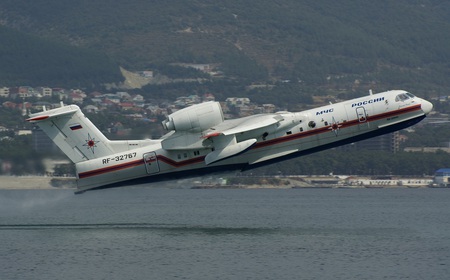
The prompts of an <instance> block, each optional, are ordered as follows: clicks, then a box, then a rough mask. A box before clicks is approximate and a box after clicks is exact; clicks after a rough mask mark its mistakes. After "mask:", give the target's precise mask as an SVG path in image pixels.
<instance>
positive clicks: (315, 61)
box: [0, 0, 450, 91]
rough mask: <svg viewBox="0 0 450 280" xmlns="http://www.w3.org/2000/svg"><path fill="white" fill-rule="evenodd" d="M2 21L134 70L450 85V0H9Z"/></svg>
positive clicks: (345, 83) (329, 82)
mask: <svg viewBox="0 0 450 280" xmlns="http://www.w3.org/2000/svg"><path fill="white" fill-rule="evenodd" d="M0 23H1V24H3V25H5V26H7V27H10V28H14V29H15V30H19V31H21V32H24V33H32V34H35V35H37V36H39V37H44V38H47V39H48V40H53V41H61V42H65V43H68V44H71V45H73V46H80V47H84V48H87V49H91V50H95V51H98V52H100V53H104V54H106V55H108V56H109V57H110V58H111V59H113V60H114V61H116V62H117V63H118V64H120V65H121V66H124V67H126V68H128V69H132V70H136V69H143V68H146V67H151V66H153V67H156V66H157V65H163V64H167V63H172V62H196V63H212V62H213V63H222V67H223V70H224V72H226V74H228V75H234V76H236V77H240V78H248V79H249V80H250V81H264V80H273V79H286V80H294V81H301V82H302V83H303V84H304V85H310V86H323V87H329V88H351V87H352V86H354V82H355V80H359V83H362V84H364V85H367V87H369V86H373V85H374V84H376V85H379V87H385V88H400V87H403V86H405V85H407V87H408V88H410V87H411V86H413V87H415V88H417V89H419V91H420V90H422V91H425V90H430V89H434V90H436V91H442V90H443V89H445V88H446V87H448V86H450V79H448V77H449V75H450V65H449V61H450V48H449V47H448V46H450V32H449V30H450V1H442V0H440V1H438V0H396V1H392V0H378V1H373V0H358V1H353V0H342V1H335V0H278V1H273V0H247V1H241V0H228V1H216V0H191V1H185V0H153V1H148V0H128V1H113V0H96V1H92V0H58V1H53V0H40V1H29V0H2V1H1V2H0ZM2 41H3V40H2ZM2 43H3V42H2ZM2 43H0V44H2Z"/></svg>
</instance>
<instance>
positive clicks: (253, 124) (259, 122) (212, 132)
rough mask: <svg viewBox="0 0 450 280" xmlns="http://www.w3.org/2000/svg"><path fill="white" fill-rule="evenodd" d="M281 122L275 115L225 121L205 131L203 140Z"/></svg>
mask: <svg viewBox="0 0 450 280" xmlns="http://www.w3.org/2000/svg"><path fill="white" fill-rule="evenodd" d="M282 120H283V117H282V116H280V115H277V114H264V115H263V114H261V115H254V116H249V117H245V118H241V119H235V120H227V121H224V122H223V123H220V124H218V125H216V126H214V127H212V128H210V129H208V130H207V131H205V132H204V136H203V138H210V137H217V136H220V135H235V134H239V133H243V132H249V131H253V130H257V129H262V128H265V127H268V126H270V125H273V124H277V123H279V122H280V121H282Z"/></svg>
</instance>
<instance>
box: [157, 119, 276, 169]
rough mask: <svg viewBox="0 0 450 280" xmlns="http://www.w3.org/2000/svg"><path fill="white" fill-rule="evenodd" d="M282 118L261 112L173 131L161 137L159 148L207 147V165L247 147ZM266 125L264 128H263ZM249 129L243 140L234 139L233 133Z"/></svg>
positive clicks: (241, 151)
mask: <svg viewBox="0 0 450 280" xmlns="http://www.w3.org/2000/svg"><path fill="white" fill-rule="evenodd" d="M282 120H283V117H281V116H280V115H277V114H261V115H255V116H249V117H245V118H241V119H236V120H225V121H223V122H221V123H219V124H217V125H215V126H213V127H211V128H209V129H207V130H205V131H202V132H186V131H175V132H172V133H169V134H167V135H166V136H165V137H163V140H162V147H163V148H164V149H166V150H193V149H203V148H205V147H210V148H211V150H212V151H211V152H210V153H208V154H207V155H206V156H205V163H206V164H207V165H209V164H211V163H214V162H217V161H220V160H224V159H227V158H229V157H232V156H235V155H238V154H241V153H243V152H245V151H247V150H248V149H250V148H251V147H252V146H253V145H254V144H255V143H256V142H257V138H258V137H260V136H262V135H263V134H264V132H265V131H266V130H267V131H273V130H274V129H275V128H271V129H268V128H269V127H270V126H276V124H277V123H279V122H280V121H282ZM266 128H267V129H266ZM245 132H249V134H248V135H249V137H248V138H247V139H244V140H241V141H240V142H238V141H237V139H236V135H240V134H242V133H245Z"/></svg>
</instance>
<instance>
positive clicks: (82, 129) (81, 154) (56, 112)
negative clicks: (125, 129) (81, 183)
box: [27, 105, 113, 163]
mask: <svg viewBox="0 0 450 280" xmlns="http://www.w3.org/2000/svg"><path fill="white" fill-rule="evenodd" d="M27 121H29V122H32V123H36V124H37V125H38V126H39V127H40V128H41V129H42V130H43V131H44V132H45V133H46V134H47V135H48V136H49V137H50V139H52V140H53V142H55V144H56V145H57V146H58V147H59V148H60V149H61V150H62V151H63V152H64V153H65V154H66V155H67V156H68V157H69V158H70V160H72V161H73V162H74V163H77V162H80V161H85V160H90V159H94V158H99V157H104V156H107V155H110V154H112V153H113V149H112V147H111V143H110V141H109V140H108V139H107V138H106V137H105V135H103V133H101V132H100V130H98V128H97V127H96V126H94V124H93V123H92V122H91V121H90V120H89V119H88V118H86V117H85V116H84V114H83V113H82V112H81V110H80V108H79V107H78V106H76V105H69V106H63V107H60V108H56V109H52V110H47V111H43V112H39V113H36V114H31V115H30V118H29V119H27Z"/></svg>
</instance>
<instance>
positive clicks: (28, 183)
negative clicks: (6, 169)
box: [0, 175, 74, 190]
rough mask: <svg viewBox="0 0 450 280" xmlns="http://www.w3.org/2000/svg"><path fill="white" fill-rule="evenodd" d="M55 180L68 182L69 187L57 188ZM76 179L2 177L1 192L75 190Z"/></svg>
mask: <svg viewBox="0 0 450 280" xmlns="http://www.w3.org/2000/svg"><path fill="white" fill-rule="evenodd" d="M53 179H58V180H66V181H67V183H68V184H67V185H68V186H61V187H59V186H58V187H56V186H54V185H53V184H52V180H53ZM73 180H74V178H66V177H49V176H7V175H6V176H3V175H2V176H0V190H58V189H73V187H72V186H73V182H72V181H73Z"/></svg>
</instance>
